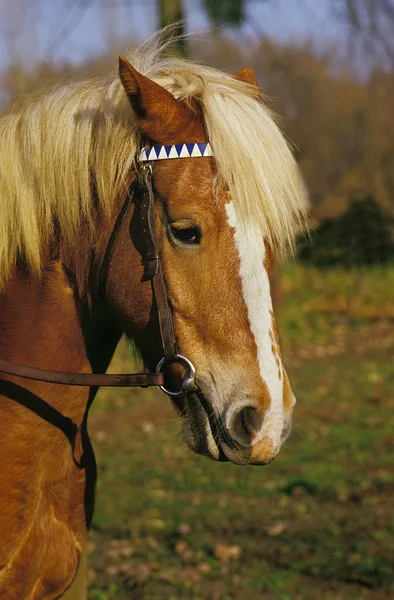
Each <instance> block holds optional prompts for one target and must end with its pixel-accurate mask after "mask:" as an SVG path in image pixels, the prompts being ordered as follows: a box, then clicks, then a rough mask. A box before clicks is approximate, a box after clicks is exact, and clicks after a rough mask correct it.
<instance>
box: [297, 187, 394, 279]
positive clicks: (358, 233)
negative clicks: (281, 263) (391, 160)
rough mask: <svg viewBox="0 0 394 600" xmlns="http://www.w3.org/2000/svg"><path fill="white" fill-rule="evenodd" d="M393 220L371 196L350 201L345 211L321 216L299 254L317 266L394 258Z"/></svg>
mask: <svg viewBox="0 0 394 600" xmlns="http://www.w3.org/2000/svg"><path fill="white" fill-rule="evenodd" d="M393 227H394V219H393V218H392V217H390V216H389V215H387V214H386V213H385V212H384V211H383V210H382V208H381V207H380V206H379V204H378V203H377V202H376V201H375V200H374V199H373V198H371V197H367V198H365V199H364V200H362V201H358V202H352V203H351V204H350V206H349V208H348V209H347V210H346V212H345V213H344V214H342V215H341V216H339V217H337V218H335V219H324V220H323V221H322V222H321V224H320V225H319V227H318V229H317V230H316V231H315V232H314V233H313V234H312V236H311V237H310V238H307V239H306V240H303V243H302V244H301V246H300V249H299V252H298V255H299V257H300V258H301V260H303V261H305V262H309V263H312V264H314V265H316V266H318V267H333V266H342V267H346V268H351V267H355V266H371V265H374V264H384V263H387V262H389V261H390V262H391V261H394V243H393V236H392V234H393Z"/></svg>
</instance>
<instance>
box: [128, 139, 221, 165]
mask: <svg viewBox="0 0 394 600" xmlns="http://www.w3.org/2000/svg"><path fill="white" fill-rule="evenodd" d="M205 156H213V152H212V148H211V144H209V143H205V144H200V143H198V142H196V143H193V144H173V145H172V146H146V147H145V148H142V150H141V152H140V155H139V159H138V160H139V162H140V163H143V162H150V161H152V160H167V159H169V158H198V157H205Z"/></svg>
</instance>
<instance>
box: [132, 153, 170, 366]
mask: <svg viewBox="0 0 394 600" xmlns="http://www.w3.org/2000/svg"><path fill="white" fill-rule="evenodd" d="M139 191H140V194H141V226H142V237H143V241H144V246H145V249H146V261H145V272H144V278H145V280H146V279H151V280H152V286H153V291H154V295H155V300H156V307H157V315H158V319H159V327H160V334H161V341H162V345H163V352H164V357H165V358H166V359H167V360H170V361H171V360H174V359H176V356H177V354H178V344H177V341H176V337H175V332H174V325H173V321H172V313H171V308H170V305H169V301H168V295H167V288H166V283H165V281H164V275H163V266H162V262H161V256H160V252H159V245H158V241H157V231H156V209H155V195H154V191H153V185H152V168H151V166H150V165H146V166H143V167H142V177H141V182H140V185H139Z"/></svg>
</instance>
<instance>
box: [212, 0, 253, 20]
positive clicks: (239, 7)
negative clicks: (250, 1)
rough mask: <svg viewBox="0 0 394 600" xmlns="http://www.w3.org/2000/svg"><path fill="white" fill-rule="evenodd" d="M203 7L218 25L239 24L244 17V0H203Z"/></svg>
mask: <svg viewBox="0 0 394 600" xmlns="http://www.w3.org/2000/svg"><path fill="white" fill-rule="evenodd" d="M204 7H205V9H206V11H207V13H208V15H209V17H210V18H211V20H212V21H213V22H214V23H216V24H218V25H222V24H224V25H235V26H239V25H241V23H243V21H244V19H245V0H204Z"/></svg>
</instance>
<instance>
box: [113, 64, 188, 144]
mask: <svg viewBox="0 0 394 600" xmlns="http://www.w3.org/2000/svg"><path fill="white" fill-rule="evenodd" d="M119 76H120V79H121V82H122V84H123V87H124V89H125V91H126V94H127V97H128V99H129V101H130V104H131V106H132V108H133V110H134V113H135V116H136V122H137V127H138V129H139V130H140V131H141V133H143V134H145V135H146V136H147V137H148V138H149V139H150V140H152V141H154V142H159V143H161V144H165V143H170V144H173V143H174V139H175V136H177V134H179V132H180V131H184V130H185V129H188V124H190V119H191V118H192V115H191V114H190V112H189V111H188V110H187V108H186V106H185V105H183V104H181V102H179V100H176V99H175V98H174V96H173V95H172V94H170V92H168V91H167V90H166V89H164V88H163V87H162V86H160V85H158V84H157V83H155V82H154V81H152V79H149V78H148V77H145V75H142V74H141V73H139V72H138V71H136V69H134V67H133V66H132V65H131V64H130V63H129V62H128V61H127V60H126V59H125V58H123V57H119ZM178 137H179V135H178V136H177V138H178Z"/></svg>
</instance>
